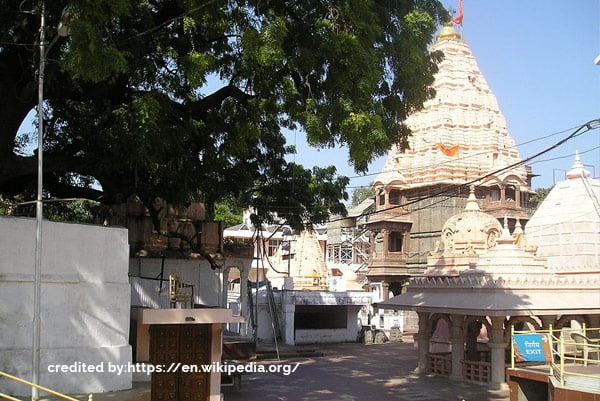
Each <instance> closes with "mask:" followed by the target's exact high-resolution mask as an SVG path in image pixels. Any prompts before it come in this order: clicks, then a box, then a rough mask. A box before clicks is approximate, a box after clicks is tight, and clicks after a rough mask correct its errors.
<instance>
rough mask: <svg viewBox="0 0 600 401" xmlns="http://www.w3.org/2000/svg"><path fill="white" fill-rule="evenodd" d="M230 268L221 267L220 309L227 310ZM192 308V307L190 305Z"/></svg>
mask: <svg viewBox="0 0 600 401" xmlns="http://www.w3.org/2000/svg"><path fill="white" fill-rule="evenodd" d="M230 270H231V267H229V266H227V267H223V281H222V283H221V305H220V306H221V308H225V309H227V308H229V305H227V294H228V293H229V271H230ZM192 307H194V305H192Z"/></svg>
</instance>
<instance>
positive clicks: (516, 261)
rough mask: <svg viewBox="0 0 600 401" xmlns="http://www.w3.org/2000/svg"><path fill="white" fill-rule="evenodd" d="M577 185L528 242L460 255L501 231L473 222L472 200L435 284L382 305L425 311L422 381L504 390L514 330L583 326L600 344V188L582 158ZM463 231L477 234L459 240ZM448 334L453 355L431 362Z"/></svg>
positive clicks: (565, 188) (571, 184)
mask: <svg viewBox="0 0 600 401" xmlns="http://www.w3.org/2000/svg"><path fill="white" fill-rule="evenodd" d="M567 177H568V180H567V181H565V182H561V183H558V184H557V185H556V186H555V187H554V188H553V189H552V191H551V192H550V194H549V195H548V198H547V199H546V201H544V202H543V203H542V204H541V205H540V207H539V209H538V210H537V211H536V213H535V214H534V215H533V217H532V218H531V220H530V224H531V226H530V225H529V224H528V225H526V226H525V233H523V230H521V229H520V227H519V226H518V225H517V227H516V229H515V230H514V231H513V233H512V235H511V234H510V232H509V229H508V225H507V224H506V223H505V224H504V227H503V228H502V234H501V235H500V237H498V238H497V239H496V240H495V241H494V242H495V245H494V244H492V243H488V245H487V249H486V250H484V249H483V248H484V246H483V245H481V246H480V247H479V250H478V249H477V247H475V246H473V251H474V252H464V251H463V252H457V250H459V249H463V250H465V249H469V248H468V247H467V245H468V244H476V243H478V244H483V243H485V240H486V238H489V236H488V232H495V231H496V229H497V227H494V225H495V224H491V225H489V226H486V224H487V223H486V219H482V218H480V219H474V218H470V219H465V218H464V216H465V215H467V214H468V213H471V212H472V211H473V210H474V209H475V206H476V203H475V204H474V202H476V201H475V199H474V198H472V199H470V200H469V202H468V204H467V207H466V210H465V211H464V212H463V213H461V214H458V215H456V216H454V217H452V218H450V219H449V220H448V222H447V224H446V226H448V225H452V226H456V225H457V223H458V221H460V222H461V225H460V230H458V231H457V232H455V233H454V236H453V238H452V240H450V239H448V241H447V242H446V244H445V246H446V247H447V248H451V249H453V251H451V252H446V251H444V252H438V253H437V254H435V255H432V256H431V257H430V258H429V263H428V268H427V271H426V273H425V275H423V276H421V277H414V278H411V281H410V285H409V286H408V291H407V292H406V293H405V294H402V295H399V296H397V297H394V298H393V299H391V300H389V301H387V302H382V303H380V304H379V305H378V306H379V307H381V308H390V309H396V310H412V311H415V312H417V314H418V316H419V331H418V334H417V335H416V336H415V339H416V341H417V343H418V344H419V354H420V356H419V371H420V372H431V373H442V374H449V375H451V376H452V377H455V378H469V379H476V380H481V381H487V382H489V383H490V385H491V386H492V387H498V386H501V385H503V383H504V382H505V363H506V362H507V361H506V350H507V349H508V348H509V339H510V328H511V327H512V326H514V327H519V325H523V324H528V325H529V326H530V327H531V328H533V329H535V330H548V329H549V328H550V327H552V328H553V329H559V330H560V329H561V328H563V327H566V326H569V325H573V324H576V323H573V322H577V323H578V324H579V325H582V326H583V325H586V326H587V327H590V330H589V336H590V337H592V338H593V337H597V336H598V335H599V332H598V329H597V328H598V327H600V297H599V296H598V288H600V250H599V249H600V247H599V246H598V244H600V242H599V241H600V230H599V228H600V213H599V211H600V207H599V206H598V198H600V180H598V179H592V178H590V175H589V173H587V172H586V171H585V170H584V169H583V165H582V164H581V162H580V161H579V158H577V159H576V162H575V164H574V166H573V169H572V170H571V172H569V174H568V175H567ZM468 209H471V211H469V210H468ZM491 219H493V217H492V216H491V215H490V216H489V217H488V219H487V220H488V221H489V222H491V221H492V220H491ZM453 222H454V223H453ZM460 231H462V232H463V233H464V232H467V233H468V235H467V236H461V235H456V234H458V232H460ZM529 233H531V235H530V234H529ZM537 241H539V243H538V242H537ZM449 242H452V243H453V246H452V247H449V246H448V243H449ZM544 256H545V257H544ZM440 325H441V326H443V327H444V328H445V330H444V331H445V336H446V338H445V340H446V342H447V344H448V346H449V348H448V351H447V352H446V354H442V353H437V354H434V353H430V346H431V344H432V342H433V339H434V333H437V332H439V328H440ZM571 327H572V326H571ZM591 328H595V329H591ZM438 341H439V340H438ZM474 372H478V373H477V374H476V373H474Z"/></svg>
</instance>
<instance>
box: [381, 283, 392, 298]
mask: <svg viewBox="0 0 600 401" xmlns="http://www.w3.org/2000/svg"><path fill="white" fill-rule="evenodd" d="M381 292H382V294H381V295H382V297H383V300H384V301H387V300H389V299H390V283H389V282H387V281H382V282H381Z"/></svg>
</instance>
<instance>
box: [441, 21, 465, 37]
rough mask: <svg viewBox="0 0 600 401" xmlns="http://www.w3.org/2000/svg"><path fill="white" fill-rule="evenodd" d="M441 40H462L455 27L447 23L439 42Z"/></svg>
mask: <svg viewBox="0 0 600 401" xmlns="http://www.w3.org/2000/svg"><path fill="white" fill-rule="evenodd" d="M440 39H461V37H460V34H459V33H458V32H457V31H456V29H455V28H454V26H452V22H446V23H445V24H444V26H443V27H442V30H441V31H440V33H439V34H438V36H437V40H440Z"/></svg>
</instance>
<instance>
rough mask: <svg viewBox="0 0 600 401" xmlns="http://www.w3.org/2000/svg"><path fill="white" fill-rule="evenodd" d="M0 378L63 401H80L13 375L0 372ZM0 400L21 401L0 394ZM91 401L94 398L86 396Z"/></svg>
mask: <svg viewBox="0 0 600 401" xmlns="http://www.w3.org/2000/svg"><path fill="white" fill-rule="evenodd" d="M0 377H6V378H7V379H10V380H14V381H16V382H18V383H22V384H25V385H27V386H29V387H35V388H37V389H39V390H42V391H45V392H46V393H48V394H52V395H54V396H56V397H58V398H61V399H63V400H68V401H80V400H78V399H77V398H73V397H69V396H68V395H65V394H62V393H59V392H58V391H54V390H52V389H49V388H47V387H44V386H40V385H39V384H34V383H32V382H30V381H27V380H24V379H21V378H19V377H16V376H13V375H9V374H8V373H5V372H2V371H0ZM0 398H4V399H6V400H10V401H22V400H20V399H18V398H15V397H12V396H10V395H8V394H4V393H0ZM93 400H94V397H93V395H92V394H90V395H89V396H88V401H93Z"/></svg>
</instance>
